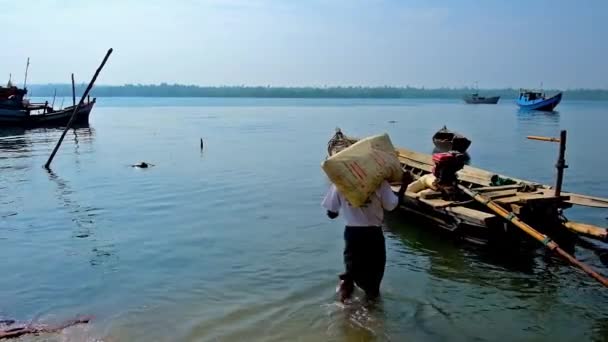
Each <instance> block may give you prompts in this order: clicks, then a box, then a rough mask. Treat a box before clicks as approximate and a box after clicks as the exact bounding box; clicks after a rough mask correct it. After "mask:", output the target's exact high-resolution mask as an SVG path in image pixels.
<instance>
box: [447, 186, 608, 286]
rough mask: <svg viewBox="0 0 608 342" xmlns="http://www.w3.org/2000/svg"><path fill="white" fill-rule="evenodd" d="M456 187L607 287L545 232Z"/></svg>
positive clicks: (606, 281) (487, 200) (484, 198)
mask: <svg viewBox="0 0 608 342" xmlns="http://www.w3.org/2000/svg"><path fill="white" fill-rule="evenodd" d="M458 188H459V189H460V190H462V191H463V192H464V193H465V194H467V195H469V196H471V197H472V198H473V199H475V200H476V201H477V202H479V203H481V204H483V205H485V206H487V207H488V208H490V209H491V210H492V211H494V212H495V213H497V214H498V215H499V216H501V217H503V218H504V219H506V220H507V221H509V222H511V223H513V224H514V225H515V226H516V227H518V228H519V229H521V230H523V231H524V232H525V233H526V234H528V235H530V236H532V237H533V238H534V239H535V240H537V241H539V242H540V243H542V244H543V245H545V247H547V248H548V249H549V250H551V251H553V252H555V253H557V254H558V255H559V256H561V257H562V258H564V259H566V260H567V261H568V262H570V263H571V264H573V265H575V266H576V267H578V268H580V269H581V270H583V271H584V272H585V273H587V274H588V275H590V276H591V277H592V278H594V279H595V280H597V281H598V282H600V283H602V285H604V286H605V287H608V279H606V278H604V277H603V276H602V275H600V274H599V273H597V272H595V271H594V270H593V269H592V268H591V267H589V266H587V265H585V264H584V263H582V262H580V261H578V260H576V259H575V258H574V257H573V256H571V255H570V254H568V253H567V252H566V251H564V250H563V249H561V248H560V247H559V245H558V244H557V243H555V242H554V241H553V240H551V238H549V237H548V236H547V235H545V234H541V233H540V232H538V231H537V230H536V229H534V228H532V227H531V226H529V225H528V224H527V223H525V222H523V221H522V220H520V219H519V218H518V217H517V216H516V215H515V214H514V213H512V212H509V211H507V210H506V209H504V208H503V207H501V206H499V205H498V204H496V203H494V202H493V201H492V200H491V199H489V198H487V197H485V196H483V195H480V194H479V193H477V192H475V191H473V190H471V189H469V188H467V187H465V186H463V185H460V184H459V185H458Z"/></svg>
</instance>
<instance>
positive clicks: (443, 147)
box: [433, 126, 471, 153]
mask: <svg viewBox="0 0 608 342" xmlns="http://www.w3.org/2000/svg"><path fill="white" fill-rule="evenodd" d="M433 144H435V147H436V148H437V150H438V151H452V150H453V151H458V152H462V153H465V152H466V150H467V149H468V148H469V146H471V140H469V139H467V138H466V137H465V136H464V135H462V134H460V133H456V132H453V131H450V130H449V129H447V127H446V126H443V128H441V129H440V130H438V131H437V133H435V134H434V135H433Z"/></svg>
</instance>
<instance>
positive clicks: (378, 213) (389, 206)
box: [321, 181, 399, 227]
mask: <svg viewBox="0 0 608 342" xmlns="http://www.w3.org/2000/svg"><path fill="white" fill-rule="evenodd" d="M398 204H399V199H398V197H397V195H395V194H394V193H393V190H392V189H391V186H390V184H388V182H387V181H384V182H382V184H381V185H380V187H379V188H378V189H377V190H376V192H374V193H372V195H371V196H370V198H369V199H368V200H367V203H366V204H364V205H363V206H361V207H359V208H357V207H353V206H351V205H350V203H348V201H347V200H346V198H345V197H344V196H343V195H342V194H341V193H340V192H339V191H338V189H336V186H335V185H333V184H332V186H331V187H330V188H329V190H328V191H327V194H326V195H325V198H324V199H323V202H322V203H321V205H322V206H323V207H324V208H325V209H327V210H329V211H332V212H334V213H340V212H341V213H342V214H343V216H344V219H345V220H346V225H347V226H352V227H367V226H381V225H382V222H383V221H384V210H388V211H391V210H393V209H395V208H396V207H397V205H398Z"/></svg>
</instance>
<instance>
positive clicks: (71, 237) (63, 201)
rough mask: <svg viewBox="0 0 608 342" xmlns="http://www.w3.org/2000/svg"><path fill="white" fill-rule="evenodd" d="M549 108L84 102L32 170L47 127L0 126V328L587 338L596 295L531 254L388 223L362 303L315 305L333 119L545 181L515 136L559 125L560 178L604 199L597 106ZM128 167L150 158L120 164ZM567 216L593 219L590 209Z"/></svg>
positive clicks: (601, 213) (330, 288) (537, 161)
mask: <svg viewBox="0 0 608 342" xmlns="http://www.w3.org/2000/svg"><path fill="white" fill-rule="evenodd" d="M558 108H559V112H558V113H551V114H545V113H521V112H518V110H517V108H516V106H515V105H514V103H512V102H511V101H502V103H500V104H499V105H496V106H491V105H489V106H488V105H484V106H481V105H480V106H472V105H465V104H462V103H460V102H459V101H439V100H424V101H423V100H276V99H275V100H262V99H100V100H99V105H98V106H97V107H96V108H95V109H94V111H93V114H92V117H91V125H90V128H83V129H78V130H74V131H70V132H69V133H68V134H67V136H66V139H65V141H64V144H63V146H62V148H61V150H60V152H59V153H58V155H57V157H56V159H55V161H54V163H53V172H52V173H48V172H46V171H45V170H44V169H43V168H42V165H43V164H44V162H45V161H46V158H47V157H48V155H49V153H50V152H51V150H52V148H53V146H54V144H55V142H56V141H57V139H58V138H59V135H60V133H61V132H60V131H58V130H52V129H40V130H28V131H24V130H2V131H1V133H0V135H2V137H0V172H1V175H2V177H1V178H0V261H1V262H0V274H2V277H0V289H1V291H0V318H2V317H5V318H6V317H8V318H14V319H18V320H22V321H36V322H58V321H61V320H64V319H69V318H71V317H73V316H75V315H79V314H91V315H94V316H95V320H94V321H93V323H92V324H90V325H88V326H79V327H75V328H70V329H67V330H65V331H64V332H63V333H62V334H59V335H45V336H39V337H33V338H31V337H30V339H33V340H47V339H51V340H54V339H56V340H66V339H67V340H75V341H81V340H89V341H93V340H107V341H207V340H213V341H216V340H217V341H243V340H247V341H256V340H259V341H296V340H297V341H322V340H335V341H368V340H393V341H445V340H451V341H470V340H483V341H485V340H488V341H497V340H502V341H504V340H512V341H540V340H556V341H558V340H559V341H572V340H581V341H582V340H597V341H606V340H607V338H608V337H607V336H608V292H607V291H606V290H605V289H603V288H601V287H600V286H599V285H597V284H596V283H594V282H593V281H591V280H588V279H587V278H586V277H585V276H583V275H582V274H581V273H580V272H578V271H576V270H573V269H572V268H569V267H567V266H565V265H564V264H563V263H562V262H561V261H558V260H556V259H553V258H549V257H547V256H546V255H545V254H544V253H542V251H536V252H534V253H532V254H531V255H524V256H519V257H517V258H515V257H513V256H509V257H502V256H501V255H496V254H495V253H492V252H491V251H488V250H484V249H479V248H473V247H471V246H468V245H466V244H464V245H463V244H460V243H457V242H455V241H453V240H452V239H450V238H449V237H446V236H445V235H438V234H436V230H435V229H434V228H433V227H427V226H420V225H415V224H412V223H411V222H409V220H408V218H407V217H402V216H400V215H391V216H390V217H389V218H388V227H387V233H386V234H387V245H388V261H387V270H386V276H385V280H384V282H383V285H382V291H383V298H382V301H381V303H379V304H378V305H377V306H373V307H369V306H365V305H362V304H361V303H359V302H356V303H355V304H353V305H352V306H349V307H346V308H344V307H341V306H339V305H337V304H336V303H335V292H334V291H335V286H336V282H337V274H338V273H339V272H341V270H342V267H343V266H342V261H341V258H342V247H343V241H342V229H343V223H342V222H341V221H340V220H336V221H330V220H328V219H326V218H325V217H324V212H323V210H322V209H321V208H320V206H319V203H320V201H321V198H322V196H323V195H324V192H325V190H326V188H327V181H326V178H325V176H324V174H323V173H322V171H321V169H320V162H321V160H322V159H323V158H324V157H325V153H326V143H327V140H328V139H329V138H330V137H331V135H332V134H333V131H334V128H335V127H336V126H339V127H341V128H342V129H343V131H344V132H346V133H347V134H351V135H356V136H365V135H369V134H376V133H382V132H388V133H389V134H390V135H391V138H392V139H393V141H394V143H395V144H396V145H401V146H404V147H409V148H411V149H415V150H418V151H421V152H431V151H432V147H433V146H432V142H431V136H432V134H433V133H434V132H435V131H436V130H437V129H439V128H440V127H441V126H443V125H444V124H445V125H447V126H448V127H449V128H452V129H455V130H458V131H461V132H462V133H465V134H466V135H467V136H468V137H470V138H471V139H472V141H473V144H472V146H471V148H470V154H471V157H472V161H471V163H472V164H473V165H476V166H479V167H483V168H488V169H493V170H495V171H499V172H502V173H506V174H508V175H512V176H516V177H523V178H528V179H532V180H536V181H541V182H546V183H552V182H553V178H554V168H553V166H554V164H555V160H556V154H557V146H556V145H555V144H550V143H543V142H534V141H529V140H526V139H525V136H527V135H549V136H556V135H557V134H558V132H559V130H560V129H568V133H569V138H568V139H569V140H568V150H567V161H568V163H569V164H570V168H569V169H567V171H566V182H565V187H566V188H567V189H568V190H570V191H577V192H584V193H590V194H596V195H600V196H602V195H603V196H608V173H607V172H606V169H607V168H608V158H606V157H605V155H604V153H605V151H604V148H603V147H605V146H606V131H605V127H608V103H602V102H568V100H567V99H566V100H565V102H564V103H562V104H561V105H560V106H559V107H558ZM391 121H395V122H392V123H391ZM200 138H203V139H204V141H205V150H204V152H201V150H200V147H199V139H200ZM139 161H146V162H150V163H152V164H154V165H155V166H154V167H152V168H150V169H147V170H142V169H134V168H131V167H129V165H130V164H134V163H136V162H139ZM568 216H569V217H570V218H571V219H577V220H584V221H587V222H591V223H595V224H599V225H604V226H606V225H607V223H608V221H606V219H605V218H606V216H608V212H607V211H606V210H602V209H572V210H569V211H568ZM595 247H596V249H595V250H590V249H587V248H582V247H578V248H577V250H576V256H577V257H579V258H580V259H582V260H584V261H585V262H588V263H590V264H592V265H593V266H594V267H596V268H598V269H600V270H601V271H602V272H603V273H604V274H608V272H607V270H606V266H604V265H603V264H602V263H601V262H600V256H601V255H602V254H603V253H606V251H608V246H607V245H603V246H602V245H598V244H595ZM602 248H603V249H602ZM26 340H27V339H26Z"/></svg>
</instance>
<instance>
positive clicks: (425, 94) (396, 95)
mask: <svg viewBox="0 0 608 342" xmlns="http://www.w3.org/2000/svg"><path fill="white" fill-rule="evenodd" d="M85 86H86V85H85V84H79V85H77V87H76V94H77V95H80V94H82V93H83V91H84V88H85ZM55 90H57V96H71V94H72V87H71V85H69V84H44V85H43V84H35V85H30V86H29V89H28V91H29V96H53V93H54V91H55ZM471 92H473V89H470V88H436V89H427V88H414V87H388V86H387V87H361V86H358V87H270V86H267V87H259V86H221V87H206V86H196V85H181V84H167V83H161V84H158V85H155V84H151V85H142V84H125V85H122V86H104V85H99V86H96V87H95V88H93V90H92V92H91V96H97V97H261V98H376V99H403V98H417V99H420V98H437V99H456V98H461V97H462V96H464V95H465V94H469V93H471ZM556 92H558V90H546V93H547V94H548V95H549V94H553V93H556ZM480 94H481V95H487V96H490V95H500V96H501V97H502V98H503V99H515V98H516V97H517V95H518V94H519V90H517V89H509V88H506V89H486V90H480ZM564 98H565V99H567V100H608V89H569V90H565V91H564Z"/></svg>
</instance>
